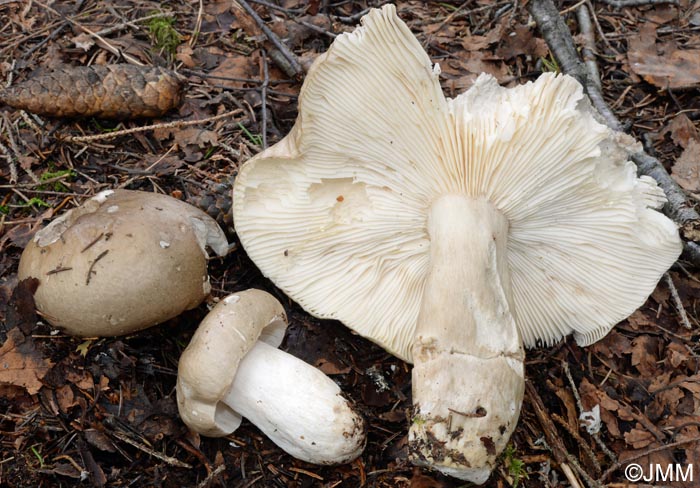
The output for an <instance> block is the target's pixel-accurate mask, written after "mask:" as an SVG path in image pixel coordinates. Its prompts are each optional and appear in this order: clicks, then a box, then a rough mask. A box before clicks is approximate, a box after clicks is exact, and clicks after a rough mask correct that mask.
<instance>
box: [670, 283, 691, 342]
mask: <svg viewBox="0 0 700 488" xmlns="http://www.w3.org/2000/svg"><path fill="white" fill-rule="evenodd" d="M664 278H665V279H666V284H667V285H668V289H669V290H670V291H671V297H673V303H675V304H676V309H677V310H678V314H679V315H680V316H681V324H683V327H685V328H686V329H692V328H693V326H692V325H690V320H688V314H687V313H686V312H685V307H684V306H683V302H681V297H680V296H679V295H678V290H677V289H676V285H675V284H674V283H673V278H671V274H670V273H668V272H666V273H664Z"/></svg>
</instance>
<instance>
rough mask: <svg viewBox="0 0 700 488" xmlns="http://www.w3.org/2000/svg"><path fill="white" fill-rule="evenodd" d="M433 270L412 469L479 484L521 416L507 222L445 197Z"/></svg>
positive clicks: (418, 364)
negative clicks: (429, 469)
mask: <svg viewBox="0 0 700 488" xmlns="http://www.w3.org/2000/svg"><path fill="white" fill-rule="evenodd" d="M428 232H429V235H430V241H431V264H430V266H431V269H430V273H429V275H428V279H427V283H426V286H425V291H424V294H423V298H422V303H421V309H420V313H419V316H418V325H417V331H416V338H415V340H414V342H413V346H412V347H413V360H414V368H413V403H414V416H413V421H412V425H411V429H410V432H409V447H410V452H411V459H412V461H413V462H414V463H415V464H418V465H424V466H430V467H433V468H434V469H437V470H439V471H441V472H443V473H445V474H447V475H450V476H453V477H456V478H460V479H464V480H469V481H472V482H474V483H479V484H480V483H483V482H485V481H486V479H487V478H488V476H489V474H490V472H491V470H492V469H493V466H494V464H495V461H496V457H497V456H498V454H499V453H500V452H501V451H502V450H503V449H504V448H505V445H506V443H507V442H508V439H509V437H510V435H511V434H512V432H513V430H514V428H515V425H516V423H517V420H518V415H519V414H520V405H521V403H522V399H523V392H524V387H525V383H524V366H523V360H524V352H523V346H522V341H521V338H520V335H519V333H518V330H517V328H516V326H515V321H514V319H513V316H512V315H511V310H512V297H511V292H510V277H509V272H508V262H507V249H506V246H507V236H508V221H507V219H506V218H505V217H504V215H503V214H502V213H500V212H499V211H498V210H496V208H495V207H494V206H493V205H492V204H491V203H489V202H488V201H487V200H486V199H485V198H470V197H467V196H465V195H456V194H452V195H447V196H444V197H441V198H439V199H438V200H436V201H435V202H434V203H433V204H432V206H431V209H430V213H429V217H428Z"/></svg>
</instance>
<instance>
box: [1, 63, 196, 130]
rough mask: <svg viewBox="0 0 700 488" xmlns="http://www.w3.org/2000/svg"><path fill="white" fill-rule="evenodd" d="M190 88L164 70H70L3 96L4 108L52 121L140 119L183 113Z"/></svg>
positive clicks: (116, 67)
mask: <svg viewBox="0 0 700 488" xmlns="http://www.w3.org/2000/svg"><path fill="white" fill-rule="evenodd" d="M183 88H184V83H183V82H182V81H181V80H180V78H179V77H178V75H177V74H176V73H175V72H173V71H170V70H167V69H163V68H152V67H141V66H134V65H129V64H114V65H107V66H77V67H75V66H67V67H65V68H60V69H57V70H54V71H51V72H49V73H46V74H40V75H37V76H35V77H33V78H30V79H29V80H27V81H24V82H22V83H19V84H17V85H15V86H12V87H10V88H8V89H6V90H0V102H2V103H5V104H7V105H10V106H11V107H14V108H18V109H23V110H27V111H29V112H33V113H36V114H39V115H46V116H49V117H98V118H102V119H118V120H122V119H134V118H140V117H158V116H160V115H163V114H164V113H166V112H167V111H168V110H170V109H172V108H175V107H177V106H178V105H179V104H180V103H181V102H182V98H183Z"/></svg>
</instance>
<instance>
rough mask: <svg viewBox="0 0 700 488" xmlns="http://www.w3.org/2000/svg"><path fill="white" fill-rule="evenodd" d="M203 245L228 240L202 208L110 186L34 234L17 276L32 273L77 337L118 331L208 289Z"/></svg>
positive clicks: (48, 314)
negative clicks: (110, 187) (111, 188)
mask: <svg viewBox="0 0 700 488" xmlns="http://www.w3.org/2000/svg"><path fill="white" fill-rule="evenodd" d="M206 246H210V247H211V248H212V249H214V251H215V252H216V253H217V254H219V255H224V254H225V253H226V252H227V250H228V242H227V240H226V236H225V235H224V233H223V231H222V230H221V229H220V228H219V226H218V225H217V224H216V221H214V219H212V218H211V217H209V216H208V215H207V214H205V213H204V212H202V211H201V210H199V209H197V208H195V207H193V206H191V205H189V204H187V203H184V202H181V201H180V200H177V199H175V198H172V197H169V196H167V195H160V194H156V193H148V192H142V191H129V190H106V191H103V192H102V193H99V194H97V195H96V196H94V197H92V198H90V199H89V200H87V201H85V202H84V203H83V204H82V205H81V206H79V207H76V208H74V209H72V210H70V211H68V212H66V213H65V214H63V215H61V216H60V217H58V218H57V219H55V220H54V221H53V222H51V223H50V224H49V225H48V226H46V227H45V228H43V229H42V230H40V231H39V232H37V233H36V235H35V236H34V238H33V239H32V240H31V241H30V243H29V244H28V245H27V247H26V248H25V249H24V252H23V253H22V257H21V259H20V263H19V273H18V274H19V279H25V278H28V277H34V278H37V279H38V280H39V287H38V288H37V290H36V293H35V295H34V300H35V302H36V307H37V309H38V310H39V311H40V312H41V314H42V316H43V317H44V318H45V319H46V320H47V321H48V322H49V323H51V324H52V325H53V326H55V327H58V328H61V329H63V330H64V331H65V332H66V333H68V334H72V335H77V336H83V337H88V336H117V335H124V334H129V333H131V332H135V331H138V330H141V329H145V328H147V327H151V326H153V325H156V324H159V323H161V322H164V321H166V320H168V319H170V318H172V317H175V316H176V315H178V314H180V313H181V312H183V311H184V310H188V309H191V308H194V307H196V306H197V305H199V304H200V303H201V302H202V301H203V300H204V299H205V298H206V297H207V296H208V295H209V291H210V289H211V286H210V284H209V276H208V274H207V252H206V250H205V247H206Z"/></svg>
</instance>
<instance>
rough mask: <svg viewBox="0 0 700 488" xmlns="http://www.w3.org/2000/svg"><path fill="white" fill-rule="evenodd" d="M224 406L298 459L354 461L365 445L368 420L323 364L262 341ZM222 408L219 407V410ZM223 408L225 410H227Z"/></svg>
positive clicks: (243, 364) (249, 355) (241, 369)
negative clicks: (321, 366)
mask: <svg viewBox="0 0 700 488" xmlns="http://www.w3.org/2000/svg"><path fill="white" fill-rule="evenodd" d="M222 401H223V403H224V405H225V406H223V405H222V406H219V407H217V409H221V408H226V407H228V408H230V409H232V410H233V411H235V412H236V413H238V414H239V415H241V416H243V417H245V418H247V419H248V420H249V421H250V422H251V423H253V424H254V425H256V426H257V427H258V428H259V429H260V430H261V431H262V432H264V433H265V434H266V435H267V436H268V437H269V438H270V439H271V440H272V441H273V442H274V443H275V444H277V445H278V446H279V447H281V448H282V449H283V450H285V451H286V452H287V453H289V454H291V455H292V456H294V457H295V458H297V459H301V460H303V461H306V462H310V463H315V464H342V463H346V462H349V461H352V460H353V459H355V458H356V457H358V456H359V455H360V453H361V452H362V450H363V449H364V443H365V436H364V430H365V425H364V420H363V419H362V417H360V416H359V415H358V414H357V413H355V412H354V411H353V410H352V408H351V407H350V404H349V402H348V401H347V400H346V399H345V398H343V396H342V395H341V392H340V388H339V387H338V385H336V383H335V382H334V381H333V380H331V379H330V378H329V377H327V376H326V375H325V374H323V372H321V371H320V370H319V369H317V368H314V367H313V366H311V365H309V364H307V363H305V362H304V361H302V360H301V359H298V358H296V357H294V356H292V355H290V354H288V353H286V352H283V351H280V350H279V349H277V348H276V347H273V346H270V345H269V344H266V343H264V342H263V341H258V342H256V343H255V345H254V346H253V347H252V349H250V351H249V352H248V353H247V354H246V356H245V357H244V358H243V359H242V360H241V362H240V364H239V366H238V372H237V373H236V377H235V379H234V381H233V384H232V385H231V388H230V390H229V392H228V394H227V395H226V396H225V397H224V398H223V399H222ZM217 413H219V412H217ZM222 413H223V412H222Z"/></svg>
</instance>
